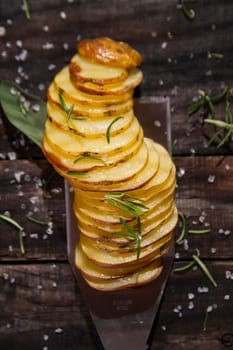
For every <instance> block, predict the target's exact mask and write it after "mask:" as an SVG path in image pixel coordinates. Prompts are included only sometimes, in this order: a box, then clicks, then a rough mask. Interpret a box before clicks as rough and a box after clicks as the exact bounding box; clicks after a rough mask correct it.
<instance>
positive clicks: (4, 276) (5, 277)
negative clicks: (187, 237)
mask: <svg viewBox="0 0 233 350" xmlns="http://www.w3.org/2000/svg"><path fill="white" fill-rule="evenodd" d="M2 277H3V279H4V280H5V281H7V280H8V278H9V275H8V273H6V272H3V274H2Z"/></svg>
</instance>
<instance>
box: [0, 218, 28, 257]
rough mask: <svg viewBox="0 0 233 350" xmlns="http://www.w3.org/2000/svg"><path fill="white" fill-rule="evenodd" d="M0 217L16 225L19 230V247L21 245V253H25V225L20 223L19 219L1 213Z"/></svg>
mask: <svg viewBox="0 0 233 350" xmlns="http://www.w3.org/2000/svg"><path fill="white" fill-rule="evenodd" d="M0 219H2V220H4V221H7V222H9V223H10V224H11V225H13V226H15V227H16V228H17V229H18V230H19V247H20V251H21V254H22V255H24V254H25V249H24V242H23V236H22V232H23V227H22V226H21V225H20V224H18V222H17V221H15V220H14V219H12V218H10V217H9V216H7V215H3V214H0Z"/></svg>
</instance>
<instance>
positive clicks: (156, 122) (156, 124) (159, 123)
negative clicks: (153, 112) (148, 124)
mask: <svg viewBox="0 0 233 350" xmlns="http://www.w3.org/2000/svg"><path fill="white" fill-rule="evenodd" d="M154 126H156V127H158V128H160V127H161V121H160V120H154Z"/></svg>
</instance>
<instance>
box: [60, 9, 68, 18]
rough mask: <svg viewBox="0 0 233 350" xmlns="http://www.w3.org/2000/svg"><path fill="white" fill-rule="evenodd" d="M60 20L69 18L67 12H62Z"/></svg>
mask: <svg viewBox="0 0 233 350" xmlns="http://www.w3.org/2000/svg"><path fill="white" fill-rule="evenodd" d="M60 18H61V19H66V18H67V15H66V13H65V11H61V12H60Z"/></svg>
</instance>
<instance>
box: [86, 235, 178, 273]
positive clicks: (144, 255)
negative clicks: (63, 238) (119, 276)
mask: <svg viewBox="0 0 233 350" xmlns="http://www.w3.org/2000/svg"><path fill="white" fill-rule="evenodd" d="M171 238H172V232H170V233H169V232H168V234H167V235H166V236H163V238H161V239H159V240H158V241H156V242H155V243H154V244H152V245H151V246H150V247H146V248H142V249H141V252H140V256H139V258H137V250H136V248H135V249H134V250H133V249H132V251H130V252H129V251H126V252H125V253H122V252H121V254H119V252H117V251H116V252H109V251H105V250H100V249H99V248H98V247H97V246H96V245H95V244H94V243H93V242H91V241H89V240H88V241H87V240H86V238H85V237H84V236H83V235H81V236H80V243H81V246H82V250H83V252H84V254H85V255H86V256H87V258H88V259H89V260H90V261H92V262H93V263H94V264H96V265H98V266H105V267H108V268H116V267H117V268H119V267H123V266H129V265H135V264H138V263H139V262H143V261H150V260H151V259H153V257H155V256H159V255H161V253H160V252H161V249H164V247H165V245H167V246H169V244H170V242H171Z"/></svg>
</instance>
